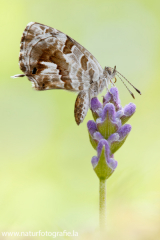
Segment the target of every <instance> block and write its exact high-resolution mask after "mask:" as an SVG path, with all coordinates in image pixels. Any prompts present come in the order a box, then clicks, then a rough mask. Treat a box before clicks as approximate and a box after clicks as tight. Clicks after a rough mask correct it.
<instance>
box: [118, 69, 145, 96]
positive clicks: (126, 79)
mask: <svg viewBox="0 0 160 240" xmlns="http://www.w3.org/2000/svg"><path fill="white" fill-rule="evenodd" d="M116 72H117V73H118V74H120V75H121V77H123V78H124V79H125V80H126V81H127V82H128V83H129V84H130V85H131V86H132V87H133V88H134V89H135V90H136V91H137V92H138V93H139V94H140V95H141V92H140V91H139V90H138V89H137V88H136V87H135V86H133V84H132V83H130V81H128V79H127V78H125V77H124V76H123V75H122V74H121V73H120V72H118V71H117V70H116ZM118 74H117V76H118Z"/></svg>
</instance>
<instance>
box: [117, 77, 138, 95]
mask: <svg viewBox="0 0 160 240" xmlns="http://www.w3.org/2000/svg"><path fill="white" fill-rule="evenodd" d="M117 76H118V77H119V79H120V80H121V81H122V83H123V84H124V86H125V87H126V88H127V90H128V91H129V93H130V94H131V96H132V97H133V98H134V99H135V96H134V94H133V93H132V92H131V91H130V89H129V88H128V87H127V85H126V84H125V82H124V81H123V79H122V78H121V77H120V76H119V75H118V74H117Z"/></svg>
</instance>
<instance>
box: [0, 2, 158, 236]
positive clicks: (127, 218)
mask: <svg viewBox="0 0 160 240" xmlns="http://www.w3.org/2000/svg"><path fill="white" fill-rule="evenodd" d="M159 12H160V1H159V0H157V1H156V0H152V1H151V0H134V1H127V0H126V1H125V0H122V1H121V0H112V1H107V0H96V1H94V0H92V1H91V0H81V1H78V0H74V1H73V0H45V1H44V0H43V1H42V0H32V1H31V0H14V1H11V0H5V1H3V0H1V1H0V31H1V32H0V36H1V37H0V43H1V54H0V55H1V56H0V61H1V62H0V66H1V68H0V105H1V106H0V109H1V117H0V121H1V124H0V153H1V157H0V231H39V230H42V231H52V232H53V231H63V230H65V229H66V230H67V231H72V230H73V229H74V230H75V231H78V232H79V239H97V238H96V235H95V230H96V229H97V227H98V187H99V183H98V178H97V177H96V175H95V173H94V171H93V170H92V166H91V163H90V160H91V158H92V156H94V155H96V152H95V150H94V149H93V148H92V147H91V145H90V143H89V138H88V133H87V128H86V123H87V121H88V120H89V119H92V115H91V113H90V112H88V114H87V117H86V118H85V120H84V123H83V124H81V125H80V126H79V127H78V126H77V125H76V123H75V121H74V103H75V99H76V95H75V94H73V93H70V92H67V91H62V90H51V91H43V92H37V91H34V90H32V89H31V83H30V82H29V81H28V80H27V78H26V77H25V78H18V79H11V78H10V76H12V75H15V74H18V73H21V71H20V69H19V67H18V56H19V45H20V39H21V35H22V33H23V30H24V28H25V26H26V25H27V24H28V23H29V22H31V21H36V22H40V23H43V24H46V25H48V26H51V27H54V28H57V29H58V30H60V31H62V32H64V33H66V34H68V35H69V36H71V37H72V38H73V39H75V40H77V41H78V42H79V43H81V44H82V45H83V46H84V47H86V48H87V49H88V50H89V51H90V52H91V53H92V54H93V55H94V56H95V57H96V58H97V59H98V61H99V62H100V64H101V65H102V67H104V66H111V67H113V66H114V65H116V66H117V69H118V71H120V72H121V73H122V74H124V75H125V76H126V77H127V78H128V79H129V80H130V81H131V82H132V83H133V84H134V85H135V86H136V87H137V88H139V89H140V90H141V92H142V96H139V95H138V94H135V96H136V99H135V100H133V99H132V98H131V96H130V95H129V93H128V92H127V91H126V89H125V87H124V86H123V85H122V83H121V82H119V81H118V82H117V87H118V88H119V92H120V97H121V101H122V105H123V106H124V105H126V104H128V103H129V102H130V101H132V102H134V103H135V104H136V106H137V111H136V114H135V115H134V117H132V119H131V120H130V121H129V123H130V124H131V125H132V131H131V133H130V135H129V137H128V139H127V141H126V143H125V144H124V146H123V147H122V148H121V149H120V150H119V151H118V152H117V153H116V154H115V159H116V160H117V161H118V168H117V169H116V171H115V173H114V174H113V176H112V177H111V178H110V179H109V180H108V183H107V211H108V223H107V225H108V229H107V232H108V235H107V236H108V237H107V238H105V239H109V240H110V239H114V240H115V239H123V240H124V239H130V240H132V239H134V240H139V239H140V240H141V239H142V240H150V239H154V240H158V239H160V151H159V148H160V137H159V136H160V127H159V122H160V106H159V101H160V98H159V94H160V76H159V72H160V71H159V62H160V14H159ZM103 94H105V91H104V92H103ZM103 94H101V95H103ZM99 99H102V98H101V96H99ZM0 238H1V237H0ZM7 239H8V238H7ZM9 239H10V238H9ZM12 239H13V238H12ZM18 239H21V238H20V237H19V238H18ZM22 239H23V238H22ZM25 239H26V238H25ZM43 239H45V237H43ZM46 239H48V237H46ZM61 239H62V237H61ZM76 239H77V238H76Z"/></svg>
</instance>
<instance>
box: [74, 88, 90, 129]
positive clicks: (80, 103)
mask: <svg viewBox="0 0 160 240" xmlns="http://www.w3.org/2000/svg"><path fill="white" fill-rule="evenodd" d="M88 108H89V93H88V92H86V91H80V93H79V94H78V96H77V98H76V102H75V108H74V117H75V121H76V123H77V124H78V125H79V124H80V123H81V122H83V120H84V118H85V116H86V114H87V112H88Z"/></svg>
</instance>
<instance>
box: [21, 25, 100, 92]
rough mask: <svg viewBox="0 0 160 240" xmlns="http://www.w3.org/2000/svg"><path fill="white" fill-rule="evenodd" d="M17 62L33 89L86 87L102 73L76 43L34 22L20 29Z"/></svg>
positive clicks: (91, 56) (95, 61)
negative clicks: (20, 37) (20, 35)
mask: <svg viewBox="0 0 160 240" xmlns="http://www.w3.org/2000/svg"><path fill="white" fill-rule="evenodd" d="M19 65H20V69H21V70H22V71H23V72H24V73H25V75H26V76H27V77H28V79H29V80H30V81H32V83H33V87H34V88H35V89H36V90H45V89H66V90H70V91H81V90H88V89H89V87H90V84H91V83H92V82H94V81H97V80H98V79H99V77H100V76H101V75H102V74H103V70H102V67H101V66H100V64H99V63H98V61H97V60H96V59H95V58H94V57H93V55H92V54H91V53H90V52H89V51H88V50H86V49H85V48H84V47H82V46H81V45H80V44H79V43H77V42H76V41H75V40H73V39H72V38H70V37H69V36H67V35H66V34H64V33H62V32H60V31H58V30H56V29H54V28H51V27H48V26H45V25H43V24H40V23H35V22H31V23H29V24H28V25H27V26H26V28H25V30H24V32H23V35H22V39H21V45H20V55H19Z"/></svg>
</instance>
